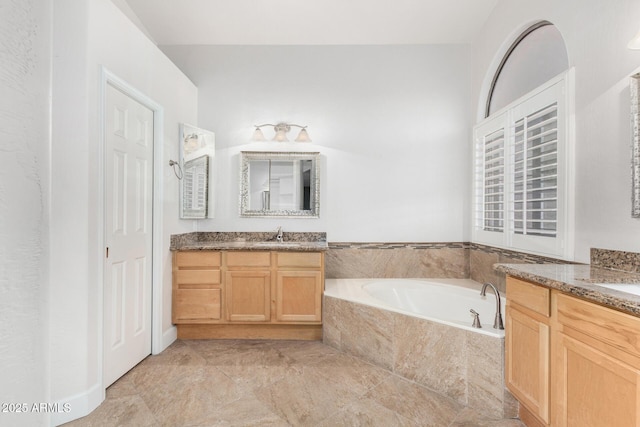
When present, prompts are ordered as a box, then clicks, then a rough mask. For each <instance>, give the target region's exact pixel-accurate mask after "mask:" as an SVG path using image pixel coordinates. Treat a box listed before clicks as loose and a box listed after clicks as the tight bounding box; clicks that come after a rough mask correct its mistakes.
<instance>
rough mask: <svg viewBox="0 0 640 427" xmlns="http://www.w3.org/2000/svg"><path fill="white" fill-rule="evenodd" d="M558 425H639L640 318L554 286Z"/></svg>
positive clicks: (624, 426) (635, 426)
mask: <svg viewBox="0 0 640 427" xmlns="http://www.w3.org/2000/svg"><path fill="white" fill-rule="evenodd" d="M554 310H555V317H556V318H557V320H558V323H557V330H556V332H554V336H553V338H554V340H553V342H554V349H553V354H554V359H553V366H554V375H553V378H554V387H553V396H554V402H555V405H556V407H555V411H554V414H553V419H552V421H553V425H554V426H558V427H591V426H593V427H596V426H616V427H626V426H629V427H630V426H634V427H637V426H638V425H639V423H640V417H639V415H640V413H639V410H640V388H639V387H640V340H638V336H639V334H640V332H639V331H640V319H638V318H637V317H634V316H630V315H628V314H625V313H620V312H618V311H616V310H612V309H609V308H606V307H602V306H599V305H596V304H592V303H589V302H586V301H582V300H579V299H577V298H573V297H570V296H567V295H564V294H561V293H555V292H554Z"/></svg>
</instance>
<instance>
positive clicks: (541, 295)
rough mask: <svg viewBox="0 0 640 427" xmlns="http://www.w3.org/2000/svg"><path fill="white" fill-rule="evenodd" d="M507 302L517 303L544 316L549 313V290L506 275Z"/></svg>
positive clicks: (547, 315)
mask: <svg viewBox="0 0 640 427" xmlns="http://www.w3.org/2000/svg"><path fill="white" fill-rule="evenodd" d="M507 302H510V303H515V304H518V305H520V306H522V307H525V308H528V309H529V310H533V311H535V312H536V313H539V314H541V315H543V316H545V317H549V316H550V315H551V290H550V289H548V288H545V287H542V286H538V285H534V284H533V283H529V282H526V281H524V280H520V279H516V278H515V277H511V276H507Z"/></svg>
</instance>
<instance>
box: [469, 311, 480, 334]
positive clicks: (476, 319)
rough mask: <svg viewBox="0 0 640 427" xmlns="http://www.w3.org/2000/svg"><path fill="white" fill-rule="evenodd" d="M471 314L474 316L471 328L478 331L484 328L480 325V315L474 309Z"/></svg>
mask: <svg viewBox="0 0 640 427" xmlns="http://www.w3.org/2000/svg"><path fill="white" fill-rule="evenodd" d="M469 312H471V315H472V316H473V325H471V326H473V327H474V328H478V329H480V328H482V325H481V324H480V313H478V312H477V311H475V310H474V309H473V308H472V309H471V310H469Z"/></svg>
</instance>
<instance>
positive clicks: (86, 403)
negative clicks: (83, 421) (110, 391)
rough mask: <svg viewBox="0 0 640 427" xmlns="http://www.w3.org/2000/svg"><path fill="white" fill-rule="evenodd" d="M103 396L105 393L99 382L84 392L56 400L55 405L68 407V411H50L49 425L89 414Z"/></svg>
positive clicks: (55, 424) (57, 424)
mask: <svg viewBox="0 0 640 427" xmlns="http://www.w3.org/2000/svg"><path fill="white" fill-rule="evenodd" d="M104 396H105V393H104V389H103V388H102V386H101V384H95V385H94V386H93V387H91V388H90V389H89V390H87V391H86V392H84V393H79V394H76V395H75V396H71V397H68V398H66V399H62V400H59V401H58V402H56V403H57V404H58V405H57V407H58V408H62V409H65V408H68V409H69V411H68V412H65V411H64V410H61V411H60V412H55V413H52V414H51V425H52V426H59V425H61V424H64V423H68V422H69V421H73V420H77V419H78V418H82V417H85V416H87V415H89V414H90V413H91V412H92V411H93V410H94V409H96V408H97V407H98V406H100V404H101V403H102V402H103V401H104Z"/></svg>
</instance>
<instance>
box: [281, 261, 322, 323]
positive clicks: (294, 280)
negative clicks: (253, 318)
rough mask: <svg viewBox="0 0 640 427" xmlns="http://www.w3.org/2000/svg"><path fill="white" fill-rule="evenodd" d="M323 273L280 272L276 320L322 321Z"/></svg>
mask: <svg viewBox="0 0 640 427" xmlns="http://www.w3.org/2000/svg"><path fill="white" fill-rule="evenodd" d="M322 289H323V280H322V272H321V271H278V274H277V280H276V320H278V321H280V322H320V321H321V320H322Z"/></svg>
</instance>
